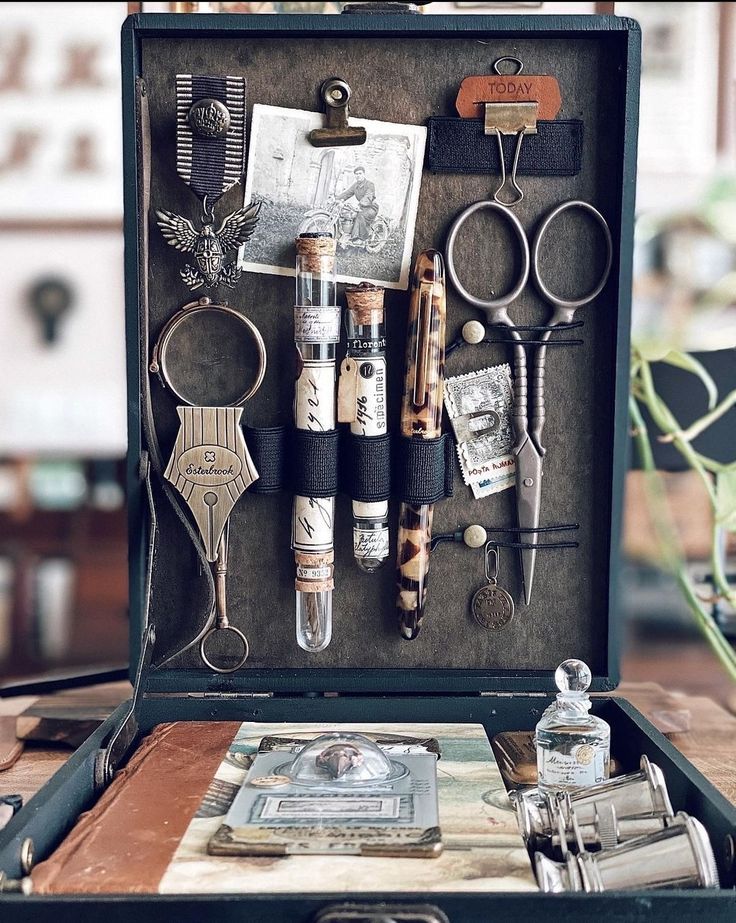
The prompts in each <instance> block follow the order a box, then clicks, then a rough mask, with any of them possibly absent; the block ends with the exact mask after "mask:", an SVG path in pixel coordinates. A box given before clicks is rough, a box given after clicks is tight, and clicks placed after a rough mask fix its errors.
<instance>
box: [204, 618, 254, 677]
mask: <svg viewBox="0 0 736 923" xmlns="http://www.w3.org/2000/svg"><path fill="white" fill-rule="evenodd" d="M218 631H231V632H232V633H233V634H234V635H236V637H237V638H238V641H239V642H240V645H241V646H242V648H243V654H242V656H241V657H240V659H239V660H238V662H237V663H236V664H235V666H233V667H221V666H218V665H217V664H216V663H214V662H213V661H212V660H211V659H210V658H209V657H208V655H207V651H206V648H205V645H206V644H207V641H208V640H209V639H210V638H211V637H212V635H214V634H215V633H216V632H218ZM249 653H250V647H249V645H248V639H247V638H246V637H245V635H244V634H243V632H242V631H241V630H240V629H239V628H236V627H235V626H234V625H215V626H214V627H212V628H210V630H209V631H208V632H207V634H206V635H205V636H204V637H203V638H202V640H201V641H200V643H199V655H200V657H201V658H202V661H203V662H204V664H205V666H207V667H209V668H210V670H212V671H213V672H214V673H234V672H235V671H236V670H239V669H240V668H241V667H242V666H243V664H244V663H245V661H246V660H247V659H248V654H249Z"/></svg>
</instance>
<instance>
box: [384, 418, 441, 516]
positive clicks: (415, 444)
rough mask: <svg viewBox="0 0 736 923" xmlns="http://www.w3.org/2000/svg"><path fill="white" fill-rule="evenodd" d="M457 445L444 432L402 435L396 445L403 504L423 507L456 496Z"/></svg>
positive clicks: (398, 478)
mask: <svg viewBox="0 0 736 923" xmlns="http://www.w3.org/2000/svg"><path fill="white" fill-rule="evenodd" d="M453 475H454V448H453V442H452V439H451V438H450V437H449V436H448V435H447V433H445V434H443V435H442V436H440V437H439V438H437V439H422V438H421V437H418V436H414V437H411V438H410V437H408V436H402V437H401V438H400V439H399V440H398V444H397V446H396V468H395V476H396V493H397V494H398V497H399V499H400V500H401V501H402V502H403V503H411V504H412V505H414V506H422V505H426V504H431V503H437V502H438V501H440V500H443V499H444V498H445V497H451V496H452V486H453V485H452V481H453Z"/></svg>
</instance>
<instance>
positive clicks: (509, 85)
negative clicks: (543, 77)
mask: <svg viewBox="0 0 736 923" xmlns="http://www.w3.org/2000/svg"><path fill="white" fill-rule="evenodd" d="M531 89H532V85H531V83H529V82H528V81H526V82H525V81H523V80H520V81H519V82H518V83H517V82H516V81H515V80H506V81H503V82H501V81H496V82H495V83H492V84H491V92H492V93H495V94H496V95H498V96H528V95H529V93H531Z"/></svg>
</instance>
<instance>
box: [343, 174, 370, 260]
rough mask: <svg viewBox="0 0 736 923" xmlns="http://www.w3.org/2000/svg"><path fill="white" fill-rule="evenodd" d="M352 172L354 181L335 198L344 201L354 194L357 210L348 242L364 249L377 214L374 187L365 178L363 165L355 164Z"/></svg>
mask: <svg viewBox="0 0 736 923" xmlns="http://www.w3.org/2000/svg"><path fill="white" fill-rule="evenodd" d="M353 172H354V174H355V182H354V183H353V184H352V186H350V187H348V188H347V189H345V190H344V191H343V192H340V193H338V194H337V195H336V196H335V198H336V199H337V200H338V201H344V200H345V199H350V198H351V197H352V196H355V198H356V200H357V202H358V209H359V210H358V212H357V213H356V215H355V218H354V220H353V227H352V229H351V232H350V243H351V244H352V246H354V247H360V248H361V249H365V245H366V241H367V240H368V239H369V237H370V235H371V225H372V224H373V222H374V221H375V219H376V215H377V214H378V205H377V204H376V187H375V186H374V185H373V183H372V182H371V181H370V180H368V179H366V178H365V167H361V166H357V167H356V168H355V170H354V171H353Z"/></svg>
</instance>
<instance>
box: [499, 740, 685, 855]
mask: <svg viewBox="0 0 736 923" xmlns="http://www.w3.org/2000/svg"><path fill="white" fill-rule="evenodd" d="M514 802H515V806H516V813H517V820H518V823H519V829H520V831H521V834H522V836H523V837H524V840H525V842H526V844H527V845H528V846H530V847H532V848H538V847H540V846H545V847H546V846H547V845H549V844H551V845H552V847H553V849H557V850H559V851H560V852H561V853H562V854H563V855H564V854H565V853H567V851H568V850H569V849H576V850H579V851H584V850H586V849H588V848H590V847H599V848H601V849H608V848H610V847H612V846H616V845H617V844H618V843H621V842H625V841H626V840H630V839H633V838H637V837H641V836H645V835H649V834H653V833H657V832H658V831H661V830H663V829H664V828H665V826H666V825H667V822H668V821H669V820H671V819H672V818H673V817H674V812H673V810H672V804H671V803H670V798H669V795H668V793H667V786H666V784H665V781H664V776H663V775H662V771H661V770H660V768H659V767H658V766H655V765H654V764H653V763H650V762H649V760H648V759H647V757H646V756H642V758H641V763H640V769H639V770H638V771H637V772H632V773H628V774H627V775H625V776H619V777H618V778H616V779H609V780H608V781H606V782H601V783H599V784H598V785H591V786H589V787H587V788H581V789H580V790H578V791H573V792H565V793H562V794H559V795H555V794H551V793H543V792H540V791H539V790H538V789H530V790H527V791H525V792H519V793H517V794H516V795H515V797H514Z"/></svg>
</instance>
